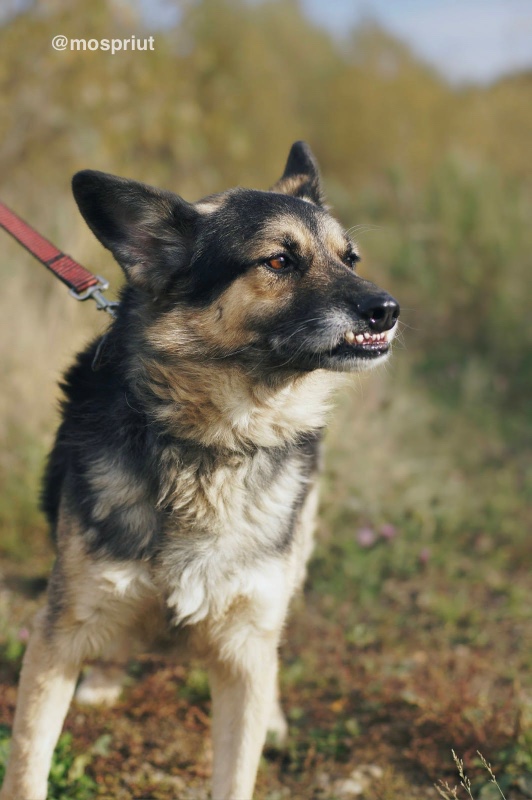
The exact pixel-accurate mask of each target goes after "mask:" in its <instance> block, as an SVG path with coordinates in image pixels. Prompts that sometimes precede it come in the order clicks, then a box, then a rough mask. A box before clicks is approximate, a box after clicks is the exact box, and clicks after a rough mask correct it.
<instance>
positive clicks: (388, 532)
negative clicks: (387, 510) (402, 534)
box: [379, 522, 397, 542]
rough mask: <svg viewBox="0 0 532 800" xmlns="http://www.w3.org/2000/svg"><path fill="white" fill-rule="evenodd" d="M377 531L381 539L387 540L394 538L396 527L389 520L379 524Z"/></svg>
mask: <svg viewBox="0 0 532 800" xmlns="http://www.w3.org/2000/svg"><path fill="white" fill-rule="evenodd" d="M379 533H380V535H381V536H382V538H383V539H386V541H388V542H389V541H390V539H395V537H396V536H397V528H396V527H395V525H392V524H391V523H390V522H386V523H385V524H384V525H381V527H380V530H379Z"/></svg>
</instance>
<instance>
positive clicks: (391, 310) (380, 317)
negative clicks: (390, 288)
mask: <svg viewBox="0 0 532 800" xmlns="http://www.w3.org/2000/svg"><path fill="white" fill-rule="evenodd" d="M358 313H359V314H360V316H361V317H362V318H363V319H365V320H367V322H368V325H369V327H370V328H371V329H372V330H373V331H377V333H382V331H388V330H390V328H393V326H394V325H395V323H396V321H397V317H398V316H399V303H398V302H397V301H396V300H394V299H393V297H392V296H391V295H389V294H382V295H372V296H369V297H367V298H365V299H364V300H362V301H360V302H359V303H358Z"/></svg>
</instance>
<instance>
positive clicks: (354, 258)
mask: <svg viewBox="0 0 532 800" xmlns="http://www.w3.org/2000/svg"><path fill="white" fill-rule="evenodd" d="M344 261H345V263H346V264H347V266H348V267H351V269H354V268H355V265H356V264H358V262H359V261H360V256H359V255H358V254H357V253H353V252H349V253H346V255H345V256H344Z"/></svg>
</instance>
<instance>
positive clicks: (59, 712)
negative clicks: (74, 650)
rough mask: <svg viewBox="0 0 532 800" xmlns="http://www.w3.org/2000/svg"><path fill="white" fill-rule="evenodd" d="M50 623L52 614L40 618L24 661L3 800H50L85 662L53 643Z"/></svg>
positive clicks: (1, 796) (38, 617)
mask: <svg viewBox="0 0 532 800" xmlns="http://www.w3.org/2000/svg"><path fill="white" fill-rule="evenodd" d="M45 617H46V609H44V610H43V611H41V612H40V613H39V614H38V616H37V618H36V621H35V628H34V631H33V634H32V636H31V638H30V642H29V645H28V648H27V650H26V653H25V656H24V663H23V667H22V673H21V677H20V685H19V691H18V703H17V712H16V715H15V724H14V728H13V741H12V745H11V755H10V759H9V763H8V767H7V771H6V775H5V779H4V784H3V787H2V790H1V791H0V798H1V800H45V798H46V795H47V778H48V771H49V769H50V761H51V758H52V753H53V750H54V747H55V744H56V742H57V739H58V737H59V733H60V732H61V727H62V725H63V720H64V717H65V714H66V712H67V709H68V706H69V705H70V701H71V699H72V695H73V693H74V687H75V685H76V679H77V677H78V674H79V670H80V663H81V662H80V659H78V658H70V657H68V655H70V654H67V653H66V652H62V651H61V649H60V648H58V647H57V646H56V645H54V643H53V642H52V641H51V640H50V637H49V635H48V634H47V631H46V623H45Z"/></svg>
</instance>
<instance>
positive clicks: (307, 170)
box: [271, 142, 323, 206]
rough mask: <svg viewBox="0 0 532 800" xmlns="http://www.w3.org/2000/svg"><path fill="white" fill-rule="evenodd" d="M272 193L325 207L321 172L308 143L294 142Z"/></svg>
mask: <svg viewBox="0 0 532 800" xmlns="http://www.w3.org/2000/svg"><path fill="white" fill-rule="evenodd" d="M271 191H272V192H281V193H282V194H291V195H293V196H294V197H301V198H302V199H304V200H310V201H311V202H313V203H316V205H318V206H321V205H323V195H322V192H321V185H320V171H319V168H318V162H317V161H316V159H315V157H314V154H313V153H312V150H311V149H310V147H309V146H308V144H307V143H306V142H294V144H293V145H292V147H291V149H290V153H289V154H288V161H287V162H286V167H285V168H284V173H283V177H282V178H281V180H279V181H277V183H276V184H275V185H274V186H272V189H271Z"/></svg>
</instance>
